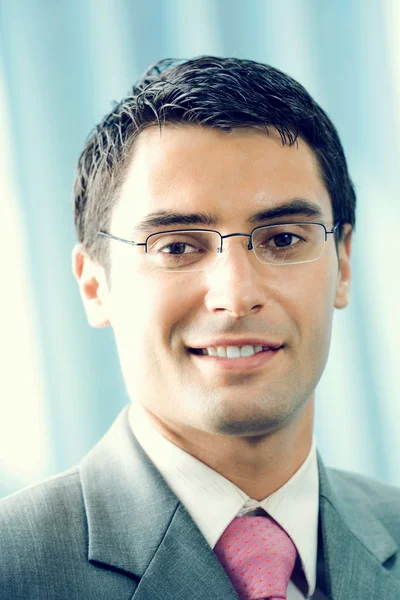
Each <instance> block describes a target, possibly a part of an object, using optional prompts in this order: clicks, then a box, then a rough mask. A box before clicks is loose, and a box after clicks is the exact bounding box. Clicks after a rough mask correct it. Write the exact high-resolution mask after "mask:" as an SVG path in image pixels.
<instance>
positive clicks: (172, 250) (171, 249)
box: [158, 242, 199, 255]
mask: <svg viewBox="0 0 400 600" xmlns="http://www.w3.org/2000/svg"><path fill="white" fill-rule="evenodd" d="M185 248H191V251H188V252H185ZM158 251H159V252H161V253H162V254H178V255H179V254H191V253H192V252H199V250H198V249H197V248H194V247H193V246H191V245H190V244H187V243H186V242H173V243H172V244H166V245H165V246H163V247H162V248H160V249H159V250H158Z"/></svg>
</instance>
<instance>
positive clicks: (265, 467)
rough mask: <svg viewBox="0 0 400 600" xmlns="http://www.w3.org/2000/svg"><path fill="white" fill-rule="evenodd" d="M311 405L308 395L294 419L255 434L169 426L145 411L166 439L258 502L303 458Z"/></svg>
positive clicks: (310, 425)
mask: <svg viewBox="0 0 400 600" xmlns="http://www.w3.org/2000/svg"><path fill="white" fill-rule="evenodd" d="M313 408H314V399H313V398H312V399H311V400H310V401H309V402H308V404H307V406H306V407H305V409H304V410H303V411H302V414H301V415H300V416H299V417H298V418H297V419H295V420H293V421H292V422H290V423H289V424H288V425H286V426H285V427H282V428H281V429H277V430H276V431H274V432H273V433H268V434H266V435H259V436H257V437H254V436H228V435H219V434H213V433H208V432H203V431H199V430H191V431H188V430H187V429H185V428H179V429H178V428H176V427H174V428H172V427H171V426H170V425H168V426H167V425H166V424H165V423H164V422H162V421H161V420H160V419H158V417H156V416H155V415H154V414H153V413H151V412H150V411H148V410H147V409H145V410H146V412H147V414H148V416H149V418H150V420H151V422H152V424H153V426H154V427H155V428H156V429H157V430H158V431H159V432H160V433H161V435H163V436H164V437H165V438H166V439H168V440H169V441H171V442H172V443H173V444H175V445H176V446H178V447H179V448H182V450H185V451H186V452H188V453H189V454H191V455H192V456H194V457H195V458H197V459H198V460H200V461H202V462H203V463H205V464H206V465H207V466H209V467H210V468H211V469H213V470H214V471H216V472H217V473H220V474H221V475H222V476H223V477H225V478H226V479H229V481H231V482H232V483H234V484H235V485H236V486H237V487H238V488H240V489H241V490H242V491H243V492H245V494H247V495H248V496H249V497H250V498H252V499H253V500H257V501H261V500H264V499H265V498H266V497H268V496H269V495H270V494H272V493H273V492H275V491H276V490H277V489H279V488H280V487H282V486H283V485H284V484H285V483H286V482H287V481H288V480H289V479H290V478H291V477H292V475H294V473H296V471H298V469H299V468H300V467H301V465H302V464H303V463H304V461H305V460H306V458H307V456H308V454H309V452H310V449H311V444H312V428H313Z"/></svg>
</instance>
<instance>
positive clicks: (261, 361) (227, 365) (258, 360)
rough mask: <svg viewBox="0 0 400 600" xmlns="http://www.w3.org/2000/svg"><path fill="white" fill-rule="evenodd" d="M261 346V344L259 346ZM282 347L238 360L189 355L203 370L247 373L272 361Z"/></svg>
mask: <svg viewBox="0 0 400 600" xmlns="http://www.w3.org/2000/svg"><path fill="white" fill-rule="evenodd" d="M260 345H262V344H260ZM282 349H283V347H279V348H276V349H274V350H263V351H262V352H257V353H256V354H253V356H246V357H240V358H221V357H219V356H208V355H206V354H195V353H191V356H192V357H193V360H198V361H200V363H199V364H202V365H203V367H204V368H210V369H217V370H222V371H249V370H252V369H258V368H261V367H264V366H265V365H266V364H267V363H268V362H269V361H270V360H273V359H274V358H275V357H276V356H277V355H278V354H279V352H280V350H282Z"/></svg>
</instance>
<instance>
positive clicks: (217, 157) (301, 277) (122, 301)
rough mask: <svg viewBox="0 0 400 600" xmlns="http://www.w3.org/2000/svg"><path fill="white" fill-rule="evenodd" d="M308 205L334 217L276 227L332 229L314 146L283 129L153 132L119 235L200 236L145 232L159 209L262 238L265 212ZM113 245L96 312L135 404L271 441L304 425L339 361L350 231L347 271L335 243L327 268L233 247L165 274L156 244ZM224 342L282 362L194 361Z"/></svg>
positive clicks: (185, 423) (123, 204)
mask: <svg viewBox="0 0 400 600" xmlns="http://www.w3.org/2000/svg"><path fill="white" fill-rule="evenodd" d="M295 199H304V200H307V201H308V202H311V203H314V204H315V205H317V206H318V207H319V208H320V210H321V212H322V214H323V217H322V218H319V219H315V218H310V217H309V216H307V215H304V214H299V215H295V216H289V217H287V216H286V217H281V218H279V219H275V220H274V221H273V222H277V221H280V222H290V221H292V222H293V221H299V220H300V221H301V220H303V221H315V220H317V221H319V222H322V223H324V224H325V225H326V227H327V229H328V231H330V230H331V229H332V226H333V215H332V208H331V202H330V198H329V196H328V193H327V190H326V189H325V187H324V185H323V183H322V181H321V178H320V176H319V173H318V170H317V165H316V160H315V157H314V155H313V153H312V151H311V150H310V148H309V147H308V146H307V144H306V143H305V142H304V141H302V140H299V143H298V145H294V146H292V147H289V146H282V144H281V141H280V137H279V135H278V134H277V133H275V132H274V131H271V132H270V133H269V135H267V134H266V133H265V132H264V131H259V130H256V129H242V130H238V131H236V132H233V133H231V134H229V135H227V134H224V133H222V132H220V131H217V130H214V129H207V128H203V127H199V126H183V125H180V126H174V127H172V126H168V127H165V128H164V129H163V132H162V135H161V136H160V133H159V130H158V129H157V128H152V129H149V130H146V131H144V132H142V133H141V134H140V136H139V137H138V139H137V141H136V144H135V150H134V154H133V156H132V159H131V162H130V165H129V169H128V172H127V176H126V179H125V181H124V184H123V186H122V189H121V193H120V198H119V201H118V203H117V205H116V207H115V209H114V212H113V216H112V222H111V226H110V231H109V233H112V234H113V235H116V236H118V237H121V238H125V239H131V240H134V241H136V242H144V241H145V239H146V235H148V234H150V233H153V232H155V231H163V230H167V229H184V228H185V227H186V228H189V227H199V226H198V225H186V226H185V225H179V226H172V227H171V226H169V227H168V226H165V227H158V228H156V229H154V228H153V229H151V230H149V232H148V234H146V233H143V232H141V233H138V232H135V228H136V226H137V225H138V224H139V223H140V222H141V221H142V220H143V219H144V218H145V217H146V215H148V214H149V213H153V212H154V211H166V212H173V213H185V214H186V213H200V212H201V213H206V214H209V215H216V216H217V217H218V223H217V224H216V226H214V227H208V228H209V229H217V230H218V231H220V232H221V234H222V235H225V234H229V233H233V232H241V233H250V232H251V231H252V229H253V228H254V227H255V225H254V224H251V223H250V218H251V216H252V215H253V214H254V213H257V212H260V211H262V210H267V209H271V208H275V207H278V206H280V205H281V204H284V203H285V204H287V203H288V202H291V201H293V200H295ZM270 222H271V221H265V222H263V223H259V225H262V224H265V225H268V224H269V223H270ZM201 227H202V226H200V228H201ZM109 243H110V247H111V262H112V269H111V278H112V286H111V291H110V292H109V291H108V290H107V289H106V287H105V285H104V280H101V282H100V284H99V286H98V288H97V290H96V293H95V294H94V293H93V294H92V297H91V298H90V299H89V298H88V297H87V295H86V299H84V302H85V305H86V310H87V313H88V316H89V320H90V322H91V324H92V325H94V326H105V325H107V324H108V323H110V324H111V326H112V328H113V331H114V334H115V339H116V344H117V348H118V352H119V357H120V361H121V366H122V371H123V375H124V379H125V382H126V385H127V389H128V392H129V395H130V397H131V399H132V400H133V401H140V402H141V403H142V404H143V405H144V406H145V407H146V408H147V409H148V410H149V411H150V412H151V413H153V414H154V415H156V417H157V418H158V420H159V421H160V422H161V423H163V424H164V426H165V427H166V428H167V429H168V428H169V429H173V430H175V431H184V430H187V431H189V430H192V431H193V429H192V428H194V430H199V431H203V432H208V433H219V434H221V433H226V434H236V435H245V434H247V435H258V434H262V433H268V432H271V431H273V430H275V429H277V428H282V427H284V426H285V425H288V424H289V423H293V422H295V421H296V420H299V419H301V415H302V414H303V409H304V407H305V406H306V404H307V402H308V401H310V399H312V398H313V392H314V389H315V387H316V385H317V383H318V381H319V379H320V376H321V374H322V371H323V369H324V366H325V363H326V360H327V356H328V349H329V343H330V337H331V326H332V317H333V309H334V307H335V306H336V307H338V308H342V307H344V306H346V304H347V295H348V284H349V279H350V267H349V254H350V234H349V235H348V236H347V238H346V242H343V243H341V244H340V248H339V258H340V259H341V260H340V261H339V260H338V256H337V253H336V249H335V244H334V239H333V235H329V236H328V237H327V242H326V245H325V249H324V254H323V255H322V257H321V258H320V259H319V260H317V261H315V262H310V263H304V264H296V265H285V266H276V265H274V266H271V265H265V264H262V263H260V262H259V261H258V260H257V259H256V257H255V256H254V254H253V252H249V251H248V249H247V244H248V238H245V237H232V238H228V239H226V240H224V251H223V253H222V254H221V255H220V256H219V258H218V260H217V262H216V263H215V265H214V266H213V267H212V268H210V269H208V270H206V271H197V272H160V271H155V270H154V269H153V268H151V266H150V264H149V260H148V257H147V256H146V254H145V252H144V248H143V247H133V246H130V245H127V244H123V243H121V242H118V241H113V240H110V242H109ZM87 273H88V274H90V273H91V271H90V268H89V267H88V270H87ZM100 279H101V278H99V280H100ZM93 289H94V288H93ZM100 306H101V309H100V308H99V307H100ZM99 311H101V312H99ZM223 338H225V339H228V340H237V339H239V340H246V338H247V339H254V338H255V339H257V340H258V339H259V340H267V341H272V342H274V344H278V345H279V346H281V348H280V349H279V350H277V351H275V352H272V353H271V352H270V357H269V358H268V360H267V359H266V357H264V358H263V359H262V360H260V361H258V362H257V361H255V360H254V357H253V358H252V359H248V364H244V363H245V362H246V359H245V361H242V362H241V364H240V365H239V364H238V366H234V367H233V368H229V367H228V368H227V361H228V359H225V360H224V361H221V360H218V359H217V358H213V357H209V356H199V355H196V354H194V353H193V352H192V351H191V348H198V347H199V346H202V347H204V346H209V345H212V343H213V342H214V341H215V340H218V339H223ZM229 345H231V344H229ZM232 345H236V344H232ZM251 360H252V362H251ZM232 365H233V363H232Z"/></svg>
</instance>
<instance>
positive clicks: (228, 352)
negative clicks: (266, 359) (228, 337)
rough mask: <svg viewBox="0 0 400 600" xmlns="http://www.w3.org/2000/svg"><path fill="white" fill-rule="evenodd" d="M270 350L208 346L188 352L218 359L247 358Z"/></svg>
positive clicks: (263, 348)
mask: <svg viewBox="0 0 400 600" xmlns="http://www.w3.org/2000/svg"><path fill="white" fill-rule="evenodd" d="M267 350H270V348H268V347H267V346H260V345H255V346H252V345H249V344H247V345H245V346H210V347H208V348H193V349H191V350H190V351H191V352H192V353H193V354H199V355H203V356H214V357H219V358H230V359H232V358H248V357H250V356H253V355H254V354H258V353H259V352H265V351H267Z"/></svg>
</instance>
